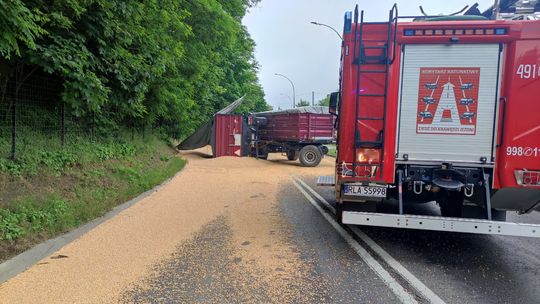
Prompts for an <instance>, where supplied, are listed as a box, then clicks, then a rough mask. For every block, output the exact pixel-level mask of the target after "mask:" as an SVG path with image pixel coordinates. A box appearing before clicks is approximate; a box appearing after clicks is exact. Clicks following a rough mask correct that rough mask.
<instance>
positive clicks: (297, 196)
mask: <svg viewBox="0 0 540 304" xmlns="http://www.w3.org/2000/svg"><path fill="white" fill-rule="evenodd" d="M184 156H185V157H187V158H188V159H189V165H188V166H187V167H186V169H185V172H182V173H181V174H180V175H179V176H177V177H175V179H173V180H172V181H171V182H170V183H169V184H168V185H166V186H165V187H163V189H161V190H159V191H158V192H156V193H155V194H153V195H151V196H150V197H148V198H146V199H145V200H143V201H142V202H141V203H140V204H137V205H134V206H133V207H131V208H129V209H127V210H125V211H124V212H122V213H121V214H119V215H118V216H117V217H115V218H113V219H111V220H109V221H108V222H106V223H104V224H102V225H100V226H98V227H97V228H96V229H94V230H92V231H91V232H89V233H88V234H87V235H84V236H82V237H81V238H80V239H78V240H77V241H75V242H73V243H71V244H69V245H67V246H66V247H64V248H62V249H61V250H59V251H58V252H56V253H55V254H53V256H52V257H54V256H58V255H59V254H62V255H65V256H66V257H67V258H65V259H60V260H58V259H51V257H47V258H45V259H44V260H43V261H42V262H41V263H38V264H37V265H35V266H34V267H32V268H30V269H29V270H28V271H26V272H24V273H22V274H20V275H19V276H17V277H15V278H13V279H11V280H9V281H7V282H6V283H4V284H2V285H0V303H33V302H34V303H35V302H37V301H39V302H40V303H45V302H79V303H104V302H109V303H115V302H122V303H156V302H157V303H335V302H339V303H399V302H410V303H415V302H418V303H429V302H437V301H438V300H440V301H441V302H445V303H539V302H540V300H539V299H540V273H539V272H540V239H529V238H522V237H503V236H485V235H474V234H457V233H445V232H430V231H414V230H399V229H391V228H375V227H357V228H359V229H360V231H361V232H363V233H365V234H366V235H367V236H368V237H369V238H371V239H372V240H373V241H374V242H375V243H376V244H378V245H379V246H380V247H382V249H383V250H384V251H386V252H387V253H388V254H389V255H390V256H391V257H393V258H394V259H395V260H396V261H397V262H398V263H400V264H401V265H402V266H403V267H404V268H405V269H406V270H407V271H408V272H410V274H411V275H412V276H414V277H415V278H416V279H417V280H418V282H420V283H419V284H420V285H422V286H423V288H425V289H427V290H428V291H429V292H427V294H430V292H432V293H433V294H434V295H435V298H428V297H426V296H425V294H423V293H422V292H419V291H418V290H419V287H418V285H415V283H411V282H410V281H408V280H407V279H405V278H403V277H402V276H401V275H400V273H399V272H396V271H395V269H393V268H392V267H390V266H389V264H388V262H387V260H386V259H385V258H382V257H381V256H380V255H378V254H377V252H376V251H374V250H373V249H372V248H371V247H370V246H369V244H366V243H365V242H364V241H362V239H359V238H358V237H356V236H355V235H354V231H353V230H351V229H350V227H346V226H337V225H336V224H335V223H332V222H331V221H329V220H328V218H329V217H330V216H329V214H326V216H325V215H324V212H326V213H328V212H329V211H328V210H327V209H326V210H323V209H321V208H316V207H314V205H313V202H316V203H317V204H320V205H321V206H322V207H324V206H323V204H322V202H321V201H320V200H319V199H317V198H316V197H315V196H313V195H311V199H309V198H307V197H306V193H308V196H309V191H303V192H304V193H303V192H302V191H301V190H299V189H300V188H299V187H297V186H296V185H295V183H294V182H293V178H292V176H293V175H296V176H299V177H300V179H301V180H303V181H304V182H306V184H307V186H309V187H311V188H312V189H314V190H315V191H317V192H318V194H320V195H321V196H322V198H324V199H325V200H327V201H328V202H330V203H333V192H332V188H318V187H316V186H315V185H314V183H315V180H316V176H318V175H331V174H332V172H333V160H332V159H330V158H327V159H325V160H324V161H323V163H322V165H321V166H320V167H318V168H301V167H298V166H297V164H296V163H291V162H287V161H284V160H282V158H281V157H280V156H278V157H277V160H274V161H257V160H253V159H239V158H238V159H237V158H225V159H206V158H201V157H200V155H198V154H189V155H184ZM201 185H205V186H201ZM310 200H311V201H310ZM389 204H390V205H391V203H389ZM392 207H393V206H389V208H392ZM321 211H324V212H323V213H321ZM408 211H410V212H411V213H422V214H427V215H429V214H437V212H438V208H437V207H436V206H434V205H430V204H426V205H421V206H419V207H415V209H414V210H408ZM509 220H515V221H526V222H531V223H540V213H538V214H530V215H526V216H524V217H523V216H514V215H511V216H509ZM336 226H337V228H336ZM340 227H341V228H340ZM357 228H354V229H357ZM340 230H341V232H340ZM403 293H404V294H403ZM434 299H436V300H437V301H435V300H434Z"/></svg>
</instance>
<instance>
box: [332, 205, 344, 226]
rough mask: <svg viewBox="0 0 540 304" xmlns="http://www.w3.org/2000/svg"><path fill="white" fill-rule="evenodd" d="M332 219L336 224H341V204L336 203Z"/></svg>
mask: <svg viewBox="0 0 540 304" xmlns="http://www.w3.org/2000/svg"><path fill="white" fill-rule="evenodd" d="M334 218H335V220H336V222H338V223H339V224H343V204H339V203H336V214H335V215H334Z"/></svg>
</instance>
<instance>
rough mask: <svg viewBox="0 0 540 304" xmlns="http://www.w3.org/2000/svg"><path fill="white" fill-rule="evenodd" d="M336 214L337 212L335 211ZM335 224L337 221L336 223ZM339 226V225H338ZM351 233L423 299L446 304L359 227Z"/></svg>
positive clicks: (352, 228) (321, 199)
mask: <svg viewBox="0 0 540 304" xmlns="http://www.w3.org/2000/svg"><path fill="white" fill-rule="evenodd" d="M293 178H294V180H295V181H298V182H300V183H301V184H302V185H303V186H304V187H305V188H306V189H307V190H308V191H309V192H311V193H312V194H313V195H314V196H315V197H317V199H319V201H320V202H321V203H323V204H324V205H326V206H328V208H329V209H331V210H335V209H334V207H333V206H332V205H330V203H329V202H328V201H327V200H326V199H324V197H322V196H321V195H319V194H318V193H317V192H316V191H315V190H313V189H312V188H311V187H310V186H308V185H307V184H306V183H305V182H303V181H302V180H300V179H299V178H297V177H295V176H293ZM334 212H335V211H334ZM334 222H335V221H334ZM336 224H337V223H336ZM347 226H348V227H349V228H350V229H351V231H352V232H353V233H354V234H356V235H357V236H358V237H359V238H360V239H361V240H362V241H364V242H365V243H366V244H367V245H368V246H369V247H370V248H371V249H372V250H373V251H374V252H375V253H377V254H378V255H379V256H380V257H381V259H383V261H385V262H386V263H387V264H388V266H390V267H391V268H392V269H393V270H394V271H395V272H396V273H398V274H399V275H400V276H401V277H402V278H403V279H405V280H406V281H407V282H408V283H409V284H410V285H411V286H412V287H413V288H414V289H415V290H416V291H418V292H419V293H420V294H421V295H422V297H424V298H425V299H426V300H428V301H429V302H430V303H436V304H444V303H445V302H444V301H443V300H442V299H441V298H439V296H437V295H436V294H435V293H434V292H433V291H432V290H431V289H429V288H428V287H427V286H426V285H424V283H422V282H421V281H420V280H419V279H418V278H417V277H415V276H414V275H413V274H412V273H411V272H410V271H408V270H407V269H406V268H405V267H403V265H401V263H399V262H398V261H397V260H396V259H394V258H393V257H392V256H391V255H390V254H389V253H388V252H386V250H384V249H383V248H382V247H381V246H379V245H378V244H377V243H375V241H374V240H373V239H371V238H370V237H369V236H368V235H367V234H365V233H364V232H362V231H361V230H360V229H358V227H357V226H354V225H347Z"/></svg>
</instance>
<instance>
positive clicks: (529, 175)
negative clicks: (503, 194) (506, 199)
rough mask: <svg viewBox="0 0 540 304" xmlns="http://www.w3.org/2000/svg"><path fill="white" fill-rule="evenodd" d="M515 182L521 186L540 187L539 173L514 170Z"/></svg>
mask: <svg viewBox="0 0 540 304" xmlns="http://www.w3.org/2000/svg"><path fill="white" fill-rule="evenodd" d="M514 173H515V175H516V182H517V183H518V185H522V186H540V171H527V170H516V171H514Z"/></svg>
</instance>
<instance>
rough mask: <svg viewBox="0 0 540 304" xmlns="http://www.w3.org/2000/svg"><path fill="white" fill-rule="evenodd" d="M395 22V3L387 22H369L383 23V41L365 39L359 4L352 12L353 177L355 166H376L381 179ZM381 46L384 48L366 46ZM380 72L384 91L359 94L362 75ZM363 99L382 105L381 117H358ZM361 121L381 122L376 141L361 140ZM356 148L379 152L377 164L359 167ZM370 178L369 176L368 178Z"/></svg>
mask: <svg viewBox="0 0 540 304" xmlns="http://www.w3.org/2000/svg"><path fill="white" fill-rule="evenodd" d="M397 21H398V9H397V5H396V4H394V6H393V7H392V9H391V10H390V11H389V13H388V22H371V23H370V24H383V25H386V27H387V33H388V34H387V37H386V40H365V37H364V25H365V22H364V11H363V10H362V11H361V12H360V23H358V5H357V6H356V7H355V10H354V23H355V25H356V26H355V30H354V52H353V54H354V57H353V58H354V62H353V63H355V64H357V71H358V72H357V73H358V74H357V75H358V77H357V81H356V90H355V91H356V103H355V126H354V127H355V136H354V138H355V145H354V147H355V148H354V155H355V158H354V160H353V175H355V174H356V168H357V167H358V166H364V167H366V166H369V167H374V166H375V167H378V168H377V170H376V171H374V172H377V173H378V174H379V176H380V177H382V168H383V159H384V127H385V123H386V104H387V98H388V70H389V68H390V65H391V64H392V63H393V62H394V60H395V57H396V39H397ZM368 42H369V44H377V43H384V45H368ZM368 50H379V51H380V54H377V55H368V53H369V52H368ZM365 65H370V66H373V65H375V66H377V67H376V68H373V67H371V68H369V69H362V67H363V66H365ZM374 73H378V74H381V73H383V74H384V75H385V76H384V92H380V93H379V92H378V93H362V90H361V89H360V88H361V83H362V82H361V79H362V75H365V74H374ZM364 98H373V99H376V100H377V102H382V103H383V116H382V117H365V116H359V115H358V113H359V108H360V103H361V102H362V101H363V100H364ZM362 121H367V122H369V121H371V122H373V121H381V125H382V128H381V130H380V133H379V136H378V140H376V141H372V140H371V141H368V140H363V139H362V134H361V132H360V130H359V128H358V126H359V123H362ZM359 148H376V149H381V152H380V160H379V164H369V165H365V164H364V165H362V164H358V160H357V159H356V155H357V152H358V151H357V149H359ZM370 178H371V176H370Z"/></svg>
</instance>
